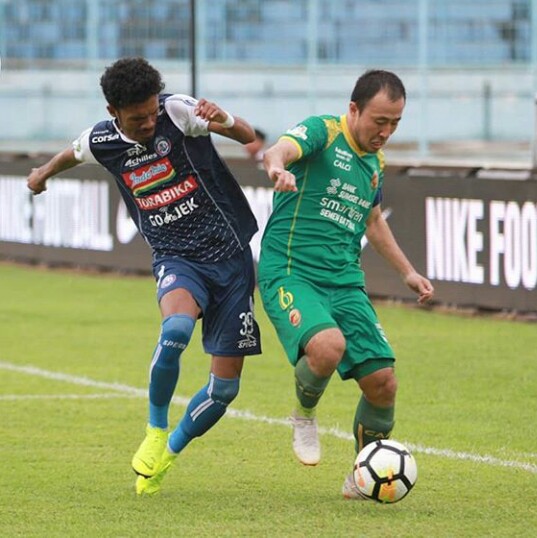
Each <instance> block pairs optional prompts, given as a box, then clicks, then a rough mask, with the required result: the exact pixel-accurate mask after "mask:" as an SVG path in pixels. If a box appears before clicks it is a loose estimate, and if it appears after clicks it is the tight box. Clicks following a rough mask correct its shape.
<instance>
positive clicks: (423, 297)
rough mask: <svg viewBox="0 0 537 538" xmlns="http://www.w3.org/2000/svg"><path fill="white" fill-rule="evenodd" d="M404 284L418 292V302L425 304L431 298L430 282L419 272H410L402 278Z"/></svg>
mask: <svg viewBox="0 0 537 538" xmlns="http://www.w3.org/2000/svg"><path fill="white" fill-rule="evenodd" d="M404 281H405V284H406V285H407V286H408V287H409V288H410V289H411V290H412V291H414V292H415V293H417V294H418V303H419V304H425V303H427V302H428V301H430V300H431V299H432V298H433V295H434V287H433V285H432V284H431V282H430V281H429V280H428V279H427V278H425V277H424V276H422V275H420V274H419V273H415V272H414V273H410V274H408V275H407V276H406V277H405V278H404Z"/></svg>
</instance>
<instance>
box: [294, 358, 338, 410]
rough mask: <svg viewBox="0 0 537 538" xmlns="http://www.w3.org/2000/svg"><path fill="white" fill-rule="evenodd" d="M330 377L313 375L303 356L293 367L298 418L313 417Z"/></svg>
mask: <svg viewBox="0 0 537 538" xmlns="http://www.w3.org/2000/svg"><path fill="white" fill-rule="evenodd" d="M330 377H331V376H328V377H319V376H317V375H316V374H314V373H313V372H312V371H311V369H310V367H309V365H308V361H307V359H306V357H305V356H304V357H301V358H300V359H299V360H298V362H297V363H296V366H295V390H296V397H297V399H298V406H297V413H298V414H299V415H300V416H304V417H307V418H312V417H313V416H315V407H316V406H317V404H318V402H319V400H320V399H321V396H322V395H323V393H324V391H325V389H326V387H327V386H328V382H329V381H330Z"/></svg>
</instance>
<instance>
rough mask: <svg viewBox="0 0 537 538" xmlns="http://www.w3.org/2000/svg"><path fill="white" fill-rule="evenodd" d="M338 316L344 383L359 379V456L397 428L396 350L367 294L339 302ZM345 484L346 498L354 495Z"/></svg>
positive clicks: (355, 430)
mask: <svg viewBox="0 0 537 538" xmlns="http://www.w3.org/2000/svg"><path fill="white" fill-rule="evenodd" d="M336 303H337V306H336V315H337V317H338V320H339V321H340V323H341V326H342V330H343V332H344V334H345V336H346V338H347V350H346V352H345V355H344V357H343V359H342V361H341V363H340V365H339V367H338V372H339V374H340V376H341V377H342V378H343V379H355V380H356V382H357V384H358V386H359V387H360V389H361V395H360V398H359V401H358V404H357V406H356V410H355V414H354V424H353V435H354V438H355V453H356V454H357V453H358V451H359V450H361V449H362V448H363V447H364V446H365V445H366V444H368V443H370V442H372V441H374V440H376V439H386V438H388V437H389V435H390V433H391V431H392V429H393V425H394V405H395V394H396V391H397V381H396V378H395V374H394V368H393V367H394V362H395V359H394V355H393V350H392V348H391V346H390V344H389V342H388V340H387V338H386V335H385V334H384V331H383V330H382V327H381V325H380V323H379V321H378V318H377V315H376V312H375V310H374V308H373V306H372V305H371V302H370V300H369V298H368V297H367V294H366V293H365V291H363V290H360V289H357V290H355V291H354V292H353V293H348V294H347V295H346V296H341V297H339V298H338V299H337V300H336ZM349 485H352V480H349V477H347V479H346V480H345V484H344V486H343V494H344V496H345V497H348V498H359V497H358V496H353V495H351V494H350V493H352V492H350V491H349V487H348V486H349Z"/></svg>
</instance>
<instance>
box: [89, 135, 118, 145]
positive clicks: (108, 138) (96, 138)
mask: <svg viewBox="0 0 537 538" xmlns="http://www.w3.org/2000/svg"><path fill="white" fill-rule="evenodd" d="M114 140H119V134H117V133H115V134H112V133H110V134H102V135H97V134H95V133H94V134H93V136H92V137H91V143H92V144H103V143H105V142H113V141H114Z"/></svg>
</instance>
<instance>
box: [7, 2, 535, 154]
mask: <svg viewBox="0 0 537 538" xmlns="http://www.w3.org/2000/svg"><path fill="white" fill-rule="evenodd" d="M536 28H537V0H473V1H471V2H468V1H467V0H447V1H446V0H339V1H333V0H292V1H290V0H211V1H209V0H0V54H1V57H2V71H1V75H0V117H1V118H2V129H1V130H0V150H5V151H25V150H26V151H30V152H31V151H41V150H43V149H45V150H56V149H59V148H60V147H63V146H64V145H65V142H66V141H69V140H71V139H72V138H75V137H76V136H77V135H78V134H79V133H80V131H81V130H83V129H85V128H86V127H88V126H90V125H92V124H93V123H95V122H96V121H99V120H101V119H103V118H104V117H106V111H105V103H104V101H103V99H102V97H101V93H100V88H99V77H100V74H101V73H102V70H103V68H104V67H105V66H106V65H108V64H110V63H111V62H112V61H113V60H114V59H116V58H118V57H122V56H133V55H141V56H144V57H146V58H147V59H149V60H150V61H151V62H152V63H154V64H155V66H156V67H158V68H159V69H160V70H161V71H162V73H163V75H164V79H165V81H166V83H167V90H168V91H170V92H174V93H175V92H177V93H187V94H194V95H196V96H198V97H200V96H203V97H206V98H208V99H211V100H215V101H217V102H218V103H219V104H221V105H222V106H223V107H225V108H226V109H229V110H230V111H232V112H234V113H236V114H238V115H242V116H244V117H245V118H247V119H248V120H249V121H250V122H251V123H252V124H254V125H255V126H257V127H259V128H261V129H262V130H263V131H264V132H265V133H266V135H267V141H268V142H269V143H270V142H272V141H274V140H275V139H276V138H277V136H278V135H279V134H280V133H281V132H282V131H283V130H285V129H286V128H287V127H289V126H291V125H292V124H294V123H295V122H297V121H299V120H301V119H303V118H304V117H305V116H308V115H310V114H318V113H335V114H338V113H343V112H344V111H345V110H346V107H347V104H348V101H349V96H350V92H351V90H352V87H353V85H354V82H355V80H356V78H357V77H358V76H359V75H360V74H361V73H362V72H363V71H364V70H365V69H367V68H373V67H375V68H386V69H391V70H394V71H396V72H397V73H398V74H399V75H400V76H401V78H402V79H403V81H404V82H405V84H406V86H407V89H408V94H409V95H408V97H409V98H408V105H407V109H406V113H405V116H404V121H403V122H402V123H401V126H400V129H399V131H398V132H397V134H396V136H395V137H394V138H393V143H392V145H391V150H392V152H393V155H395V156H396V157H409V158H421V159H423V158H434V157H441V158H443V159H466V158H474V159H475V158H477V159H479V160H480V161H487V160H498V159H504V160H506V161H516V162H524V163H525V164H527V163H529V162H531V161H532V160H533V149H532V148H533V141H534V131H535V129H534V125H535V112H534V108H535V104H534V100H535V93H536V91H537V32H536V31H535V29H536ZM239 149H240V148H239ZM224 151H226V152H228V153H229V152H231V153H233V152H234V151H238V149H237V148H234V147H232V146H231V147H225V148H224Z"/></svg>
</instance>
